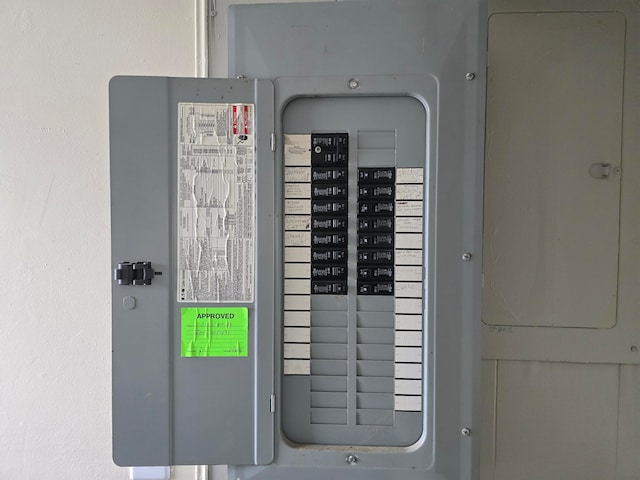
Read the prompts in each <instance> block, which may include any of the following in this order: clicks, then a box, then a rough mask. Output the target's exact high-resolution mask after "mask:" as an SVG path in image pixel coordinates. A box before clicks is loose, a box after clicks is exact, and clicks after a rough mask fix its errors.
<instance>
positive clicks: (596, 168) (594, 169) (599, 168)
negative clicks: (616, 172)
mask: <svg viewBox="0 0 640 480" xmlns="http://www.w3.org/2000/svg"><path fill="white" fill-rule="evenodd" d="M612 170H613V169H612V168H611V164H610V163H592V164H591V166H590V167H589V175H591V177H592V178H595V179H596V180H604V179H607V178H609V175H611V171H612Z"/></svg>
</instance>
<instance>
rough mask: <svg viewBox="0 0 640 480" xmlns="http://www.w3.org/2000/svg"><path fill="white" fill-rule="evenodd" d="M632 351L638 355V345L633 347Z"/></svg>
mask: <svg viewBox="0 0 640 480" xmlns="http://www.w3.org/2000/svg"><path fill="white" fill-rule="evenodd" d="M631 351H632V352H633V353H636V352H637V351H638V347H637V346H636V345H631Z"/></svg>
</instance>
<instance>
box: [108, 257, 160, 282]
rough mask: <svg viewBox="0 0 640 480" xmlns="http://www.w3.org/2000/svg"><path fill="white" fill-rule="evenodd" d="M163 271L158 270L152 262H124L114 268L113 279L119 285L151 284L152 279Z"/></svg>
mask: <svg viewBox="0 0 640 480" xmlns="http://www.w3.org/2000/svg"><path fill="white" fill-rule="evenodd" d="M156 275H162V272H156V271H155V270H154V269H153V268H152V267H151V262H122V263H118V267H117V268H114V269H113V279H114V280H115V281H116V282H118V285H151V280H152V279H153V277H155V276H156Z"/></svg>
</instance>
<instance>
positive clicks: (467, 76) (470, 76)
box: [464, 72, 476, 80]
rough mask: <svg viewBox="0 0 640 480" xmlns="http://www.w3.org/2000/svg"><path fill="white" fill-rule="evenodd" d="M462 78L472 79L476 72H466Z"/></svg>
mask: <svg viewBox="0 0 640 480" xmlns="http://www.w3.org/2000/svg"><path fill="white" fill-rule="evenodd" d="M464 78H466V79H467V80H474V79H475V78H476V74H475V73H473V72H467V74H466V75H465V76H464Z"/></svg>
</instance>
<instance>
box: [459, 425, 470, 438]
mask: <svg viewBox="0 0 640 480" xmlns="http://www.w3.org/2000/svg"><path fill="white" fill-rule="evenodd" d="M460 433H462V435H464V436H465V437H468V436H469V435H471V429H470V428H467V427H464V428H463V429H462V430H460Z"/></svg>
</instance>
